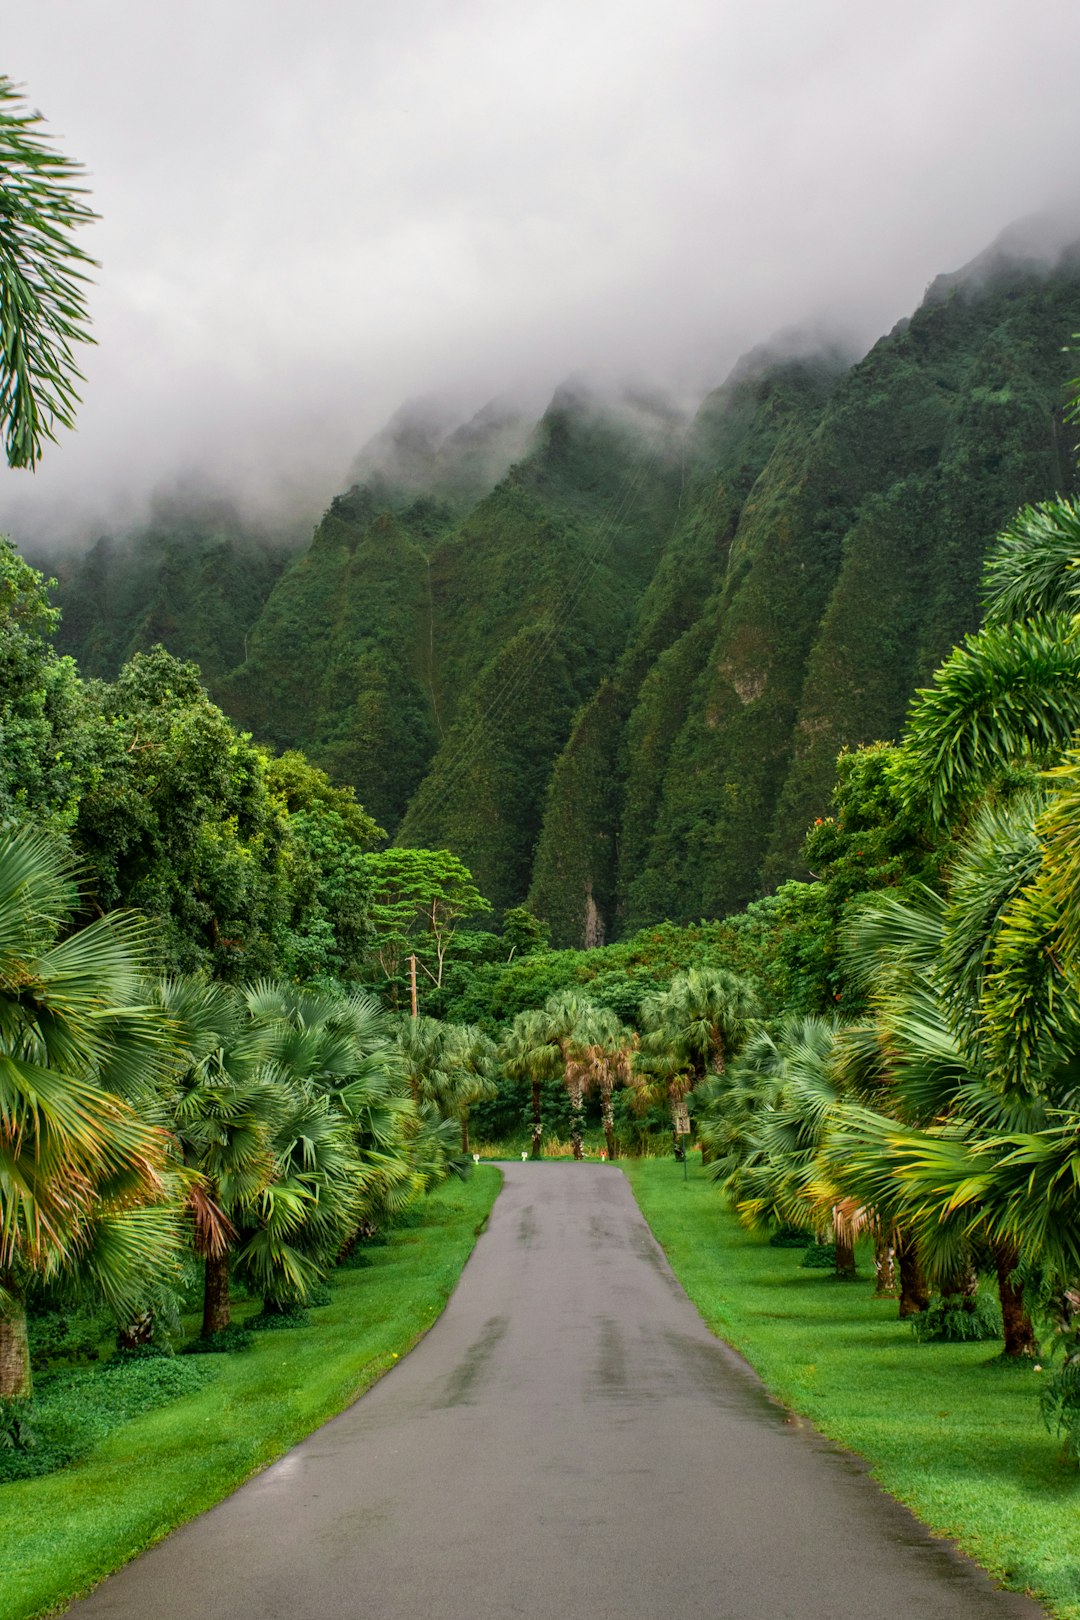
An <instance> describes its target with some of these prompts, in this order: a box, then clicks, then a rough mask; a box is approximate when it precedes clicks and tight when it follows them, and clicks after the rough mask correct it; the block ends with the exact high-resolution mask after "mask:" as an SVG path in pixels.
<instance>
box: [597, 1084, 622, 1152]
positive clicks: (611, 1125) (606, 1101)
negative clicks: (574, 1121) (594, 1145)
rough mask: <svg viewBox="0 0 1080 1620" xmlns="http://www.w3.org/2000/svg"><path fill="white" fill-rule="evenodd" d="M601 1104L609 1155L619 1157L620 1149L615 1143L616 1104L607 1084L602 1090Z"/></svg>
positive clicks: (605, 1143)
mask: <svg viewBox="0 0 1080 1620" xmlns="http://www.w3.org/2000/svg"><path fill="white" fill-rule="evenodd" d="M600 1106H601V1110H602V1113H603V1120H604V1145H605V1147H606V1148H607V1156H608V1158H609V1159H617V1158H618V1157H619V1150H618V1148H617V1146H616V1144H615V1106H614V1102H613V1100H612V1090H611V1087H610V1086H605V1087H604V1089H603V1091H602V1092H601V1094H600Z"/></svg>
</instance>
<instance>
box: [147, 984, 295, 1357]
mask: <svg viewBox="0 0 1080 1620" xmlns="http://www.w3.org/2000/svg"><path fill="white" fill-rule="evenodd" d="M158 1000H159V1006H160V1009H161V1012H162V1014H163V1015H164V1016H165V1017H167V1018H168V1020H169V1022H170V1024H171V1026H172V1028H173V1029H174V1031H175V1034H176V1041H177V1045H178V1048H179V1051H180V1060H179V1061H178V1063H177V1064H176V1066H175V1068H174V1070H173V1072H172V1074H171V1075H170V1076H169V1079H168V1082H167V1085H166V1087H165V1088H164V1092H163V1100H164V1106H165V1109H166V1114H167V1118H168V1125H169V1130H170V1132H171V1134H172V1136H173V1138H174V1140H175V1142H176V1144H177V1148H178V1151H179V1154H180V1156H181V1158H182V1161H183V1163H184V1165H185V1166H186V1167H187V1168H188V1169H189V1170H190V1171H192V1172H194V1173H195V1175H196V1176H197V1177H198V1182H197V1185H198V1187H199V1202H198V1204H197V1206H196V1207H195V1209H194V1214H195V1217H196V1225H195V1236H196V1252H197V1253H198V1254H199V1255H200V1256H201V1257H202V1259H203V1260H204V1261H205V1277H204V1288H203V1327H202V1331H203V1335H204V1337H210V1336H211V1335H212V1334H214V1333H219V1332H221V1330H222V1329H224V1328H226V1327H228V1325H229V1320H230V1303H229V1281H230V1274H231V1269H232V1260H233V1256H234V1254H235V1251H236V1248H237V1244H238V1241H239V1228H240V1225H241V1224H242V1222H243V1220H244V1218H245V1216H246V1215H247V1214H248V1212H249V1211H250V1210H251V1209H252V1208H253V1207H254V1205H255V1201H256V1199H257V1198H258V1197H259V1195H260V1194H261V1193H263V1192H264V1190H265V1189H266V1188H267V1187H268V1186H269V1185H270V1183H271V1182H272V1181H273V1179H274V1173H275V1165H274V1150H273V1144H272V1139H271V1133H272V1124H273V1119H274V1114H275V1108H276V1106H277V1098H276V1097H275V1093H274V1087H273V1084H272V1082H271V1080H270V1078H269V1074H268V1068H269V1063H270V1056H271V1051H270V1039H269V1028H268V1026H267V1025H266V1024H265V1023H263V1022H260V1021H258V1020H255V1019H253V1018H251V1017H250V1016H249V1014H248V1010H247V1008H246V1007H245V1005H244V1001H243V998H242V997H241V995H240V994H239V992H237V991H235V990H233V989H232V988H231V987H229V986H227V985H221V984H216V985H213V984H206V983H203V982H202V981H201V980H197V979H185V978H179V979H173V980H168V981H165V982H164V983H162V984H161V986H160V987H159V990H158Z"/></svg>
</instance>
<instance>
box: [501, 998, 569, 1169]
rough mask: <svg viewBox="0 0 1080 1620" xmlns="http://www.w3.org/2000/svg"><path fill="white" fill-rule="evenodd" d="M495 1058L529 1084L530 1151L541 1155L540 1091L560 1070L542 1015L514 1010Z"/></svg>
mask: <svg viewBox="0 0 1080 1620" xmlns="http://www.w3.org/2000/svg"><path fill="white" fill-rule="evenodd" d="M498 1061H499V1063H500V1064H501V1065H502V1068H503V1071H504V1073H505V1074H507V1075H509V1077H510V1079H511V1080H525V1081H528V1083H529V1093H530V1116H531V1154H532V1157H533V1158H534V1159H539V1158H542V1157H543V1151H544V1120H543V1113H542V1090H543V1084H544V1081H545V1080H553V1079H554V1078H555V1076H556V1075H557V1074H558V1073H559V1072H560V1070H561V1069H562V1053H561V1052H560V1050H559V1047H558V1045H557V1044H556V1042H555V1041H554V1040H553V1039H552V1037H551V1033H550V1027H549V1025H548V1023H547V1021H546V1020H545V1018H544V1015H543V1014H542V1013H541V1012H539V1011H538V1010H537V1009H535V1008H529V1009H528V1010H527V1011H525V1012H520V1013H518V1015H517V1017H516V1018H515V1019H514V1021H513V1023H512V1024H511V1025H510V1027H509V1029H508V1030H507V1031H506V1032H505V1034H504V1035H503V1038H502V1040H501V1041H500V1043H499V1050H498Z"/></svg>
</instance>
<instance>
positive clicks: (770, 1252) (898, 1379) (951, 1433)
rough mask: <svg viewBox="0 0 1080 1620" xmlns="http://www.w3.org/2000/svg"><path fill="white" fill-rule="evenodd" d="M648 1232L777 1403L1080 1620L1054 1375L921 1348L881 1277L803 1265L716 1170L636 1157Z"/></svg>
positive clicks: (1076, 1523) (1074, 1492) (1070, 1478)
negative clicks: (746, 1216)
mask: <svg viewBox="0 0 1080 1620" xmlns="http://www.w3.org/2000/svg"><path fill="white" fill-rule="evenodd" d="M621 1168H622V1169H623V1170H624V1171H625V1172H626V1174H627V1176H628V1178H629V1181H630V1184H631V1186H632V1188H633V1190H634V1195H635V1197H636V1198H637V1201H638V1204H639V1206H640V1208H641V1211H642V1213H643V1215H644V1216H645V1219H646V1220H647V1221H648V1223H649V1225H650V1227H651V1228H652V1231H653V1233H654V1234H655V1236H656V1238H657V1240H658V1242H659V1243H660V1245H661V1247H662V1248H663V1249H664V1252H665V1253H666V1255H667V1257H668V1259H669V1261H670V1262H671V1266H672V1268H673V1270H674V1271H675V1274H676V1276H677V1277H678V1278H679V1280H680V1282H681V1283H682V1285H683V1287H684V1288H685V1289H686V1292H687V1293H688V1294H689V1296H690V1298H691V1299H692V1300H693V1302H694V1304H695V1305H696V1306H697V1308H698V1310H699V1311H700V1312H701V1314H702V1316H703V1317H704V1319H705V1321H706V1322H707V1323H708V1325H709V1327H710V1328H711V1329H712V1331H713V1332H714V1333H716V1334H717V1335H719V1336H720V1337H721V1338H723V1339H725V1340H726V1341H727V1342H728V1343H729V1344H731V1345H733V1346H734V1347H735V1348H736V1349H737V1350H739V1351H740V1352H741V1353H742V1354H743V1355H744V1356H745V1357H746V1359H747V1360H748V1361H749V1362H750V1363H751V1364H752V1365H753V1366H754V1367H755V1368H756V1370H757V1372H758V1373H759V1374H760V1375H761V1377H762V1378H763V1379H764V1381H765V1382H766V1384H767V1385H768V1386H769V1388H770V1389H771V1390H772V1391H773V1393H774V1394H776V1395H777V1396H779V1398H780V1399H781V1400H782V1401H784V1402H785V1404H787V1405H788V1406H790V1407H792V1408H793V1409H794V1410H795V1411H797V1412H800V1413H802V1414H804V1415H805V1416H806V1417H809V1418H810V1419H812V1420H813V1422H814V1423H815V1424H816V1426H817V1427H818V1428H819V1429H820V1430H821V1431H822V1432H823V1433H824V1434H827V1435H828V1436H829V1437H830V1438H831V1439H833V1440H836V1441H839V1442H840V1444H841V1445H843V1446H846V1447H847V1448H848V1449H849V1450H851V1451H855V1452H858V1453H859V1454H860V1455H861V1456H863V1457H865V1458H866V1459H867V1460H868V1462H869V1463H870V1465H871V1469H872V1472H873V1474H874V1477H875V1478H876V1479H877V1480H878V1481H879V1482H880V1483H881V1484H882V1485H883V1486H884V1487H885V1489H886V1490H887V1491H889V1492H890V1493H891V1494H892V1495H893V1496H895V1497H898V1498H899V1500H900V1501H902V1502H904V1503H906V1504H907V1506H908V1507H910V1508H912V1509H913V1511H914V1512H915V1513H917V1514H918V1516H919V1517H920V1518H921V1519H922V1520H923V1522H924V1523H925V1524H927V1525H929V1526H930V1527H931V1529H932V1530H934V1531H935V1532H936V1533H937V1534H940V1535H945V1536H949V1537H951V1538H952V1539H953V1540H954V1541H956V1542H957V1543H958V1544H959V1545H960V1546H961V1547H963V1549H964V1550H965V1551H966V1552H967V1553H969V1554H970V1555H971V1556H972V1557H973V1558H975V1559H977V1560H978V1561H979V1563H981V1564H982V1565H984V1567H985V1568H987V1569H988V1570H990V1572H991V1573H992V1574H993V1575H994V1576H995V1577H996V1578H997V1579H998V1580H999V1581H1000V1582H1001V1584H1002V1585H1004V1586H1008V1587H1011V1588H1013V1589H1015V1590H1017V1591H1028V1592H1031V1593H1032V1594H1033V1595H1034V1596H1036V1597H1039V1598H1041V1599H1042V1600H1043V1601H1044V1602H1045V1603H1047V1604H1048V1605H1049V1606H1050V1607H1051V1609H1052V1612H1053V1613H1054V1614H1055V1615H1058V1616H1060V1617H1061V1620H1080V1558H1078V1556H1077V1549H1078V1547H1080V1483H1078V1481H1077V1476H1076V1475H1075V1474H1074V1473H1070V1472H1068V1471H1066V1470H1065V1469H1064V1468H1062V1466H1061V1464H1060V1463H1059V1461H1058V1457H1057V1446H1056V1443H1055V1442H1054V1441H1053V1440H1052V1439H1051V1438H1050V1437H1049V1436H1048V1435H1047V1434H1046V1432H1045V1430H1044V1429H1043V1427H1042V1423H1041V1421H1040V1419H1039V1413H1038V1407H1037V1391H1038V1374H1037V1373H1034V1372H1032V1371H1031V1370H1030V1369H1021V1368H1007V1367H1002V1366H1001V1365H1000V1364H993V1363H991V1362H990V1361H989V1360H988V1358H989V1357H990V1356H992V1354H993V1352H994V1346H993V1345H992V1344H966V1345H919V1344H917V1343H916V1341H915V1339H914V1337H913V1335H912V1333H911V1331H910V1329H909V1328H907V1327H906V1326H905V1325H904V1324H903V1323H901V1322H899V1321H897V1319H896V1302H895V1300H877V1299H874V1298H873V1297H872V1286H873V1285H872V1281H871V1279H870V1276H869V1266H868V1265H867V1266H866V1267H860V1269H861V1270H862V1271H864V1272H865V1274H866V1278H867V1280H866V1281H865V1282H860V1283H838V1282H835V1281H833V1280H832V1279H831V1277H830V1276H829V1275H828V1274H827V1273H822V1272H814V1271H803V1270H800V1269H799V1253H798V1251H797V1250H791V1249H770V1248H769V1247H768V1245H767V1244H766V1243H764V1242H763V1241H762V1240H761V1239H760V1238H755V1237H751V1236H750V1234H749V1233H747V1232H746V1231H744V1230H743V1229H742V1227H740V1226H739V1224H738V1222H737V1221H736V1220H735V1218H734V1217H733V1216H732V1215H730V1214H729V1213H728V1212H727V1211H726V1210H725V1209H724V1208H723V1206H722V1205H721V1202H720V1197H719V1195H718V1193H717V1192H716V1191H715V1189H714V1188H713V1187H712V1185H711V1184H710V1183H709V1182H708V1181H707V1179H706V1177H705V1174H704V1172H703V1171H702V1170H701V1168H700V1166H697V1165H694V1166H692V1168H691V1171H690V1180H689V1182H688V1183H686V1184H684V1182H683V1179H682V1169H681V1167H680V1166H678V1165H675V1164H673V1163H672V1162H671V1161H670V1160H668V1161H667V1162H663V1161H659V1160H639V1161H634V1160H625V1161H623V1162H622V1164H621Z"/></svg>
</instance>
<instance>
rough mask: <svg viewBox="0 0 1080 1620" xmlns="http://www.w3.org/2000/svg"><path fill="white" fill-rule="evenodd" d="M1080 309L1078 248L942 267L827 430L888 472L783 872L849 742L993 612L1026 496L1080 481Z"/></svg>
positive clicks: (801, 730)
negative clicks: (1068, 389)
mask: <svg viewBox="0 0 1080 1620" xmlns="http://www.w3.org/2000/svg"><path fill="white" fill-rule="evenodd" d="M1078 307H1080V260H1077V259H1076V258H1070V259H1067V260H1066V261H1065V262H1064V263H1062V265H1061V266H1060V268H1059V269H1058V271H1057V273H1056V274H1055V275H1053V276H1050V277H1045V276H1041V275H1037V274H1033V273H1032V272H1031V271H1030V270H1024V269H1023V268H1021V267H1018V266H1016V265H1015V264H1010V263H1009V262H1008V261H1000V262H998V263H997V264H996V265H995V264H994V263H993V261H991V262H990V263H989V264H987V265H985V266H984V267H983V274H982V275H981V277H979V278H978V279H975V278H973V279H971V280H963V279H960V280H957V279H955V278H942V280H941V281H940V282H938V283H936V284H935V285H934V286H933V287H932V288H931V289H930V292H929V294H928V295H927V298H926V300H925V302H924V304H923V306H922V308H921V309H920V310H919V311H918V313H917V314H916V315H915V316H914V318H913V319H912V321H911V323H910V324H909V325H907V326H905V327H904V328H902V329H901V330H898V331H897V332H895V333H894V334H893V335H892V336H891V337H890V338H887V339H885V340H883V342H882V343H880V344H879V345H878V346H877V347H876V348H875V349H874V350H872V351H871V353H870V355H868V356H867V358H866V360H865V361H864V362H863V363H862V365H860V366H859V367H857V368H856V369H855V371H854V372H853V373H852V375H851V377H850V379H849V380H848V381H847V383H846V384H845V387H844V390H843V392H842V394H839V395H838V397H837V400H836V401H835V406H834V411H835V414H830V416H829V418H828V419H827V420H826V422H824V423H823V425H822V436H823V437H825V436H826V435H828V436H830V437H833V438H834V439H836V440H839V439H841V438H843V439H844V440H847V441H848V442H850V443H851V444H853V445H854V446H855V447H856V449H857V451H859V452H860V453H861V452H862V447H863V446H866V456H867V460H868V462H869V464H870V465H871V466H873V468H874V476H873V483H872V486H871V488H870V489H869V490H868V491H867V493H866V494H865V495H864V496H863V498H862V500H861V501H860V502H859V504H858V507H857V509H856V510H855V511H854V513H853V514H852V520H851V523H850V525H849V526H848V528H847V530H846V532H845V534H844V537H843V541H842V549H841V557H840V566H839V569H838V571H837V575H836V580H835V583H834V585H833V588H832V590H831V592H830V595H829V601H828V604H827V607H826V610H825V612H824V614H823V615H822V620H821V625H820V628H819V630H818V633H817V636H816V638H815V642H814V646H813V649H812V651H811V654H810V657H809V659H808V661H807V665H806V673H805V678H804V682H803V689H802V694H801V698H800V704H799V716H798V720H797V724H796V729H795V732H794V748H793V752H792V760H791V766H790V769H789V771H788V775H787V780H786V781H785V784H784V788H783V791H782V793H781V796H780V799H779V802H778V806H777V813H776V816H775V821H774V826H773V831H772V834H771V837H770V843H769V849H768V852H767V855H766V859H765V864H764V868H763V871H764V876H765V879H766V880H767V881H775V880H776V879H778V878H780V877H782V876H786V875H788V874H789V873H790V872H791V871H792V870H794V869H796V868H797V865H798V845H799V837H800V829H801V828H802V827H804V826H805V825H806V822H807V820H808V819H809V818H810V817H812V816H813V815H815V814H820V813H821V806H822V805H823V804H824V803H825V802H826V799H827V795H828V792H829V790H830V788H831V785H832V779H833V761H834V759H835V757H836V753H837V751H838V749H839V748H840V747H842V746H844V745H850V744H854V743H857V742H864V741H870V740H873V739H874V738H878V737H881V738H889V737H894V736H895V735H896V734H897V731H898V730H899V727H900V724H901V721H902V719H903V715H904V712H905V709H906V706H907V703H908V701H909V697H910V693H911V691H912V689H913V688H914V687H915V686H917V685H919V684H922V683H925V681H926V680H927V679H928V678H929V676H930V673H931V671H932V670H933V669H934V668H935V666H936V665H937V664H938V663H939V662H940V661H941V659H942V658H943V657H944V656H945V653H946V652H947V651H948V649H949V648H950V647H951V646H952V644H953V643H954V642H955V641H957V640H958V639H959V638H960V636H961V635H962V634H964V632H966V631H967V630H970V629H972V628H973V627H974V625H975V624H976V623H977V621H978V618H979V601H978V584H979V573H980V569H981V566H982V559H983V557H984V555H985V553H986V550H987V547H988V545H989V543H990V542H991V540H992V539H993V537H994V535H995V533H996V532H997V530H998V529H999V528H1000V527H1001V526H1002V525H1003V524H1004V523H1005V522H1006V521H1007V519H1008V518H1009V517H1010V516H1011V514H1012V513H1013V512H1015V511H1016V509H1017V508H1018V507H1019V506H1021V505H1022V504H1024V502H1026V501H1031V500H1039V499H1041V498H1043V497H1045V496H1046V495H1048V494H1051V493H1052V492H1053V491H1054V490H1056V489H1063V488H1069V487H1071V486H1072V484H1073V481H1074V477H1075V473H1074V457H1073V451H1072V435H1071V434H1069V433H1067V432H1065V431H1063V427H1062V417H1061V404H1062V399H1063V392H1064V384H1065V381H1066V379H1067V377H1068V376H1069V374H1070V369H1071V363H1070V360H1069V357H1068V356H1067V355H1065V354H1063V352H1062V348H1063V344H1064V343H1065V342H1066V341H1067V339H1068V335H1069V333H1071V331H1072V330H1073V328H1074V327H1075V325H1076V316H1077V310H1078ZM900 400H902V401H903V402H904V403H903V408H902V409H901V408H899V406H898V404H896V403H894V402H897V401H900Z"/></svg>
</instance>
